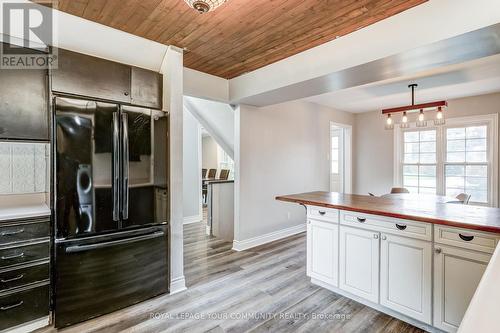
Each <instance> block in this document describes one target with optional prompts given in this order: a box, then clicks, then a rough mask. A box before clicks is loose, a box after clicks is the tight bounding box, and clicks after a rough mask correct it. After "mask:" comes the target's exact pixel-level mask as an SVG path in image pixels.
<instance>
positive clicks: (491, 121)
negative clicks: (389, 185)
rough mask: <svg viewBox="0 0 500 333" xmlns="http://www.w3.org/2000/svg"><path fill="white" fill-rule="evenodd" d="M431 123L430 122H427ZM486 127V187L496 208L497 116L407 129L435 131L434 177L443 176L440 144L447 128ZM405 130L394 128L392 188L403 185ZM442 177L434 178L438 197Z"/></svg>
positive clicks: (473, 117) (413, 126)
mask: <svg viewBox="0 0 500 333" xmlns="http://www.w3.org/2000/svg"><path fill="white" fill-rule="evenodd" d="M428 122H430V123H431V122H432V120H428ZM484 124H487V125H488V131H489V132H488V138H489V140H488V145H492V147H491V148H492V149H489V147H488V154H489V155H488V185H489V188H490V189H491V192H490V193H489V194H488V195H491V204H492V205H493V206H494V207H498V114H486V115H478V116H470V117H460V118H447V119H446V124H445V125H440V126H427V127H421V128H417V127H416V124H415V123H411V124H410V128H409V129H414V130H415V129H418V130H426V129H436V165H437V167H436V175H444V160H445V152H444V149H443V148H444V147H443V146H442V145H441V144H440V143H442V142H444V137H443V136H444V133H445V130H446V128H448V127H456V126H471V125H472V126H473V125H484ZM405 130H407V129H401V128H400V127H399V126H398V125H395V126H394V180H393V182H394V186H398V187H401V186H402V183H403V169H402V167H403V163H402V162H403V146H402V145H403V132H404V131H405ZM443 181H444V176H443V177H439V176H436V191H437V194H438V195H445V193H443V192H444V184H443Z"/></svg>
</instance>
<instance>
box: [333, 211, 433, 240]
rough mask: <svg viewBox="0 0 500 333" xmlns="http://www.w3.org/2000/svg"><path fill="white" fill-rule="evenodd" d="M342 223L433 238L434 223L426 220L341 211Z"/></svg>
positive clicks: (414, 236)
mask: <svg viewBox="0 0 500 333" xmlns="http://www.w3.org/2000/svg"><path fill="white" fill-rule="evenodd" d="M340 224H344V225H347V226H351V227H357V228H363V229H369V230H374V231H379V232H385V233H389V234H393V235H398V236H402V237H410V238H415V239H421V240H426V241H431V240H432V225H431V224H429V223H425V222H416V221H408V220H401V219H395V218H391V217H385V216H379V215H371V214H363V213H357V212H349V211H340Z"/></svg>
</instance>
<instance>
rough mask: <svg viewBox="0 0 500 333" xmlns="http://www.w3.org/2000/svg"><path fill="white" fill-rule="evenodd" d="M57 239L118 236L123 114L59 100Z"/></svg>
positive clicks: (85, 102) (111, 106) (92, 103)
mask: <svg viewBox="0 0 500 333" xmlns="http://www.w3.org/2000/svg"><path fill="white" fill-rule="evenodd" d="M54 107H55V132H56V135H55V137H56V140H55V153H56V177H55V182H56V193H57V194H56V211H57V214H56V220H57V230H56V237H57V238H58V239H61V238H76V237H82V236H91V235H95V234H98V233H103V232H109V231H113V230H118V229H119V228H120V220H119V200H120V198H119V193H120V192H119V185H120V184H119V179H120V178H119V165H120V164H119V159H120V157H119V151H120V150H119V143H120V141H119V109H118V106H117V105H114V104H108V103H101V102H95V101H88V100H79V99H69V98H59V97H57V98H55V100H54Z"/></svg>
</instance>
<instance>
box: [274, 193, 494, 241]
mask: <svg viewBox="0 0 500 333" xmlns="http://www.w3.org/2000/svg"><path fill="white" fill-rule="evenodd" d="M276 200H280V201H287V202H294V203H299V204H302V205H311V206H320V207H328V208H336V209H342V210H346V211H353V212H359V213H366V214H376V215H382V216H387V217H394V218H400V219H407V220H413V221H420V222H428V223H433V224H442V225H448V226H454V227H460V228H466V229H473V230H480V231H487V232H495V233H500V209H498V208H491V207H483V206H472V205H460V204H446V203H436V202H432V201H428V200H422V201H414V200H400V199H391V198H381V197H372V196H367V195H356V194H341V193H336V192H321V191H318V192H307V193H300V194H291V195H282V196H277V197H276Z"/></svg>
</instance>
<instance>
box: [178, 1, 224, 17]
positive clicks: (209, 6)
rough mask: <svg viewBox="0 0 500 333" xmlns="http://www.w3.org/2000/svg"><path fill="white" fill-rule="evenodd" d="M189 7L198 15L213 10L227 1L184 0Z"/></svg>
mask: <svg viewBox="0 0 500 333" xmlns="http://www.w3.org/2000/svg"><path fill="white" fill-rule="evenodd" d="M184 1H185V2H186V3H187V4H188V5H189V7H191V8H194V9H196V10H197V11H198V13H200V14H203V13H207V12H211V11H212V10H215V9H216V8H217V7H219V6H220V5H222V4H223V3H224V2H226V1H227V0H184Z"/></svg>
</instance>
